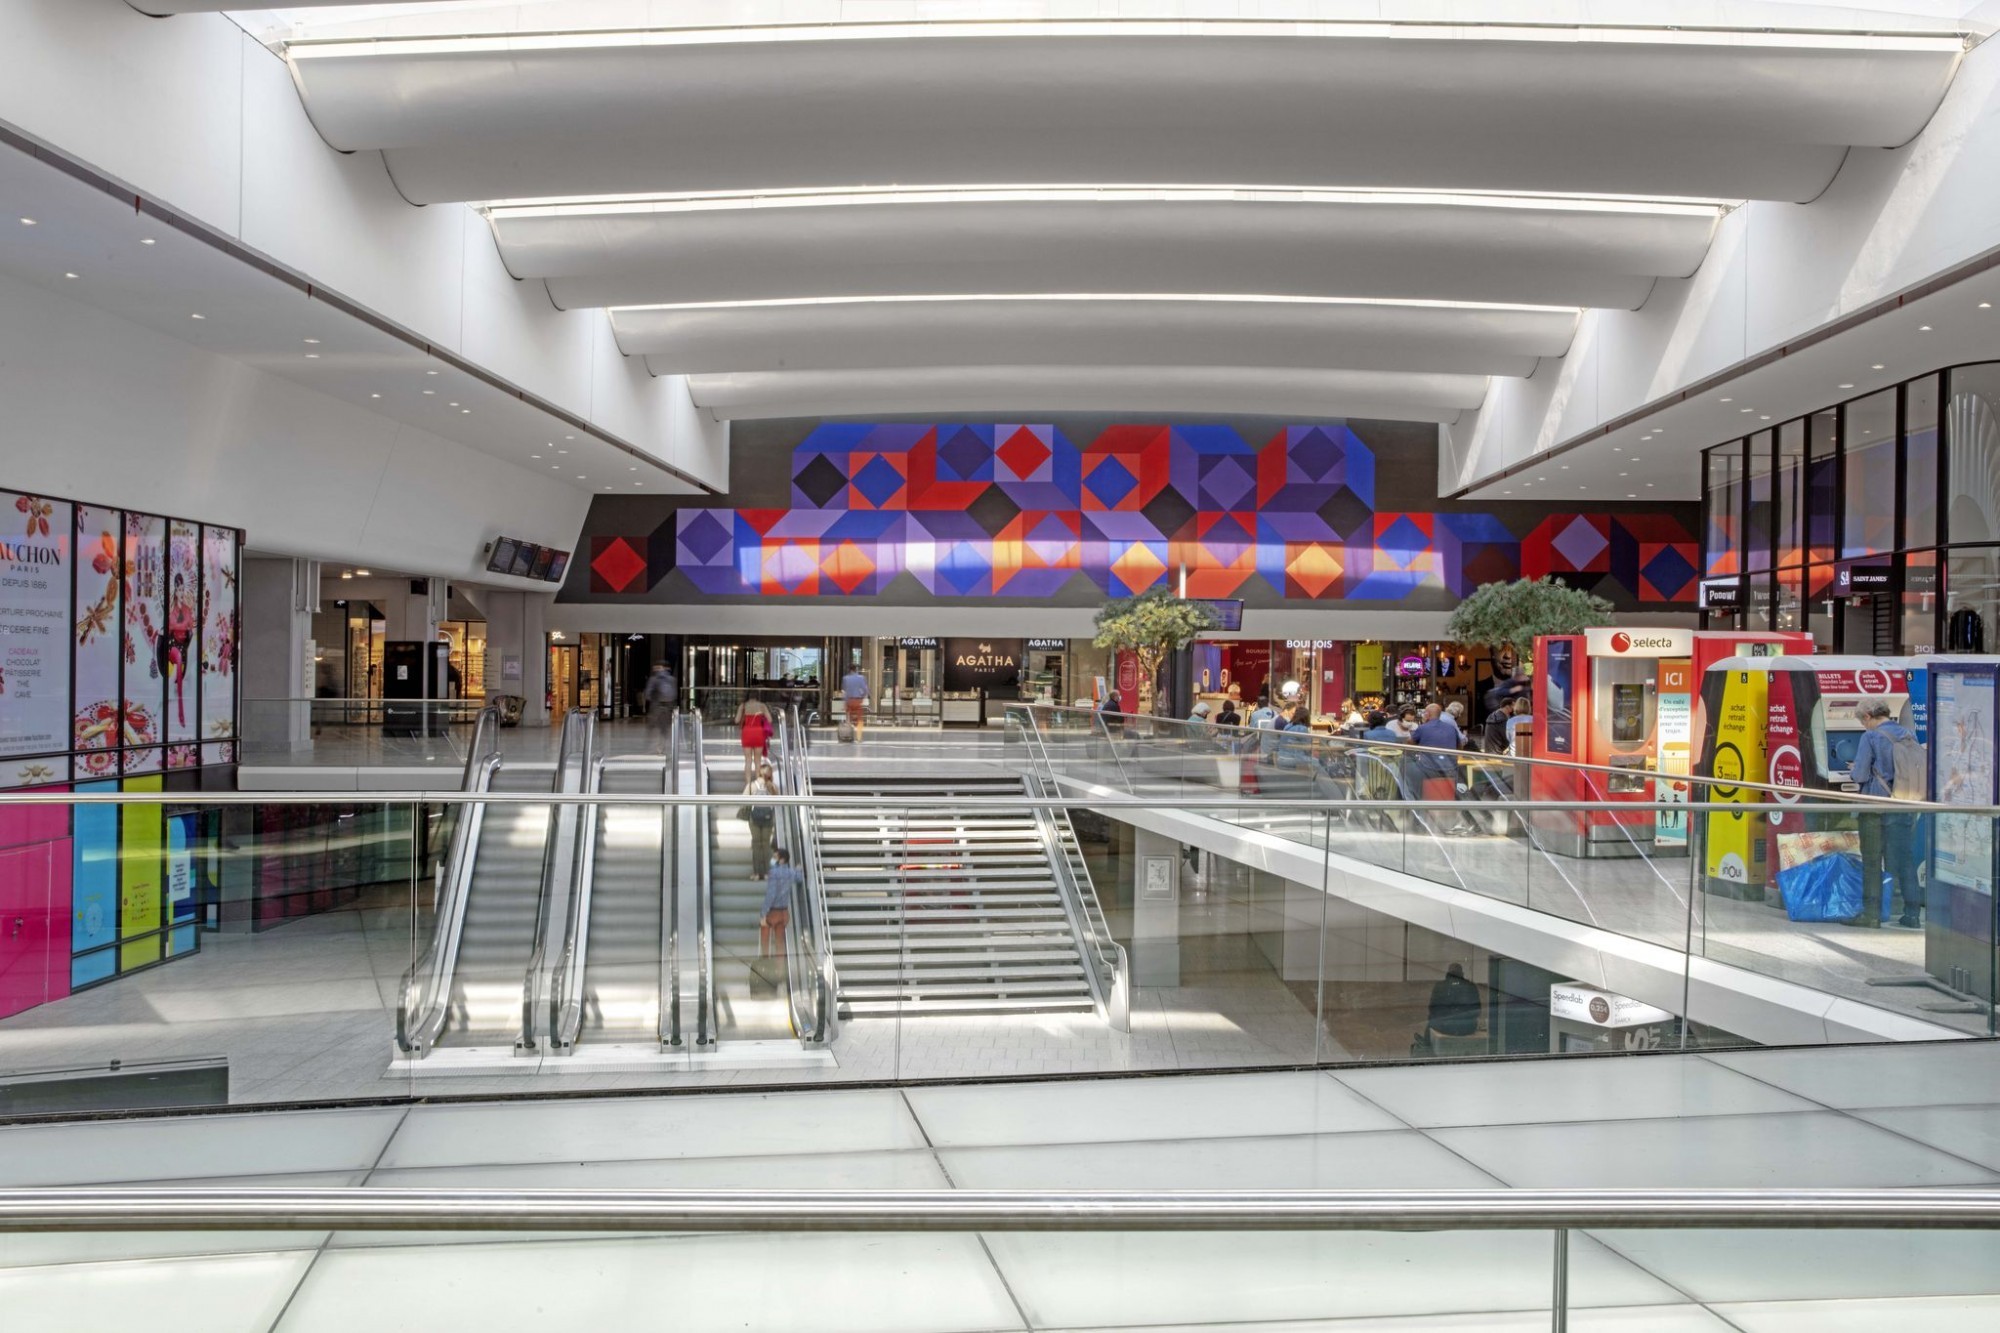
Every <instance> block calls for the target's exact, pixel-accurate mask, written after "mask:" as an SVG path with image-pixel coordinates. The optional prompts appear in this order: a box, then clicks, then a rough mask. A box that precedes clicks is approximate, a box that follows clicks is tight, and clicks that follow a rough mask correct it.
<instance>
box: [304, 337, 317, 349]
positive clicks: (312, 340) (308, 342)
mask: <svg viewBox="0 0 2000 1333" xmlns="http://www.w3.org/2000/svg"><path fill="white" fill-rule="evenodd" d="M306 345H307V346H309V347H317V346H319V339H317V338H308V339H306Z"/></svg>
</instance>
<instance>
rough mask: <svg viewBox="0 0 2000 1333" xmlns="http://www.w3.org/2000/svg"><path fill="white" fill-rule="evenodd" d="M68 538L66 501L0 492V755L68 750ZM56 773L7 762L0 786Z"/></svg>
mask: <svg viewBox="0 0 2000 1333" xmlns="http://www.w3.org/2000/svg"><path fill="white" fill-rule="evenodd" d="M74 536H75V534H74V532H73V519H72V518H71V516H70V507H69V504H68V503H67V502H66V501H61V500H48V499H44V498H43V497H41V496H38V495H19V494H16V493H15V492H13V491H0V757H10V756H16V755H59V754H64V753H67V752H68V750H69V642H70V636H69V601H70V586H69V585H70V543H71V541H72V540H73V539H74ZM31 769H32V770H37V771H32V772H31V771H29V770H31ZM39 770H46V772H41V771H39ZM58 776H60V777H67V776H68V775H67V774H61V775H58V774H57V773H56V772H55V771H54V769H53V767H51V766H50V765H47V764H40V765H22V764H8V765H5V766H4V767H0V786H9V787H12V786H22V785H26V784H29V783H46V782H49V781H52V780H55V779H56V778H57V777H58Z"/></svg>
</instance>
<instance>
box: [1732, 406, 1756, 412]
mask: <svg viewBox="0 0 2000 1333" xmlns="http://www.w3.org/2000/svg"><path fill="white" fill-rule="evenodd" d="M1736 410H1737V411H1738V412H1755V411H1756V410H1757V409H1756V408H1754V407H1739V408H1737V409H1736Z"/></svg>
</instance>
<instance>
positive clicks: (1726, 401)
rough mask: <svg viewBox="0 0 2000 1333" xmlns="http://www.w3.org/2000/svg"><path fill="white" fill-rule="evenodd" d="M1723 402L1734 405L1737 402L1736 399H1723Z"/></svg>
mask: <svg viewBox="0 0 2000 1333" xmlns="http://www.w3.org/2000/svg"><path fill="white" fill-rule="evenodd" d="M1721 401H1723V402H1725V403H1733V402H1735V401H1736V400H1735V399H1734V398H1724V399H1722V400H1721Z"/></svg>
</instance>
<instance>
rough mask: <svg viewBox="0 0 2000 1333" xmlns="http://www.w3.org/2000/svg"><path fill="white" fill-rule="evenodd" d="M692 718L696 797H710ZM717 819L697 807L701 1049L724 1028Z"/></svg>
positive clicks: (702, 746)
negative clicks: (713, 854)
mask: <svg viewBox="0 0 2000 1333" xmlns="http://www.w3.org/2000/svg"><path fill="white" fill-rule="evenodd" d="M690 716H691V717H692V718H693V732H694V734H693V736H692V738H691V739H692V742H693V745H694V794H695V795H696V796H706V795H708V794H709V782H708V754H707V748H706V747H707V737H706V735H705V734H704V732H703V729H702V724H701V714H699V713H694V714H691V715H690ZM714 818H715V816H714V811H713V810H711V809H710V807H709V806H708V805H707V804H706V803H703V804H701V805H697V806H695V807H694V820H693V823H694V859H695V874H694V892H695V965H696V966H697V967H698V968H700V969H701V970H700V972H699V973H698V975H697V977H696V982H697V989H696V992H695V994H696V996H697V1013H696V1015H695V1023H696V1026H695V1044H696V1045H697V1046H713V1045H715V1043H716V1037H717V1029H718V1028H719V1027H720V1026H721V1024H720V1018H719V1015H718V1014H717V1012H716V1007H715V892H714V884H715V876H714V874H713V867H712V865H711V864H710V860H711V858H710V854H709V836H710V832H711V830H712V829H713V828H714ZM676 863H678V860H677V862H676Z"/></svg>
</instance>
